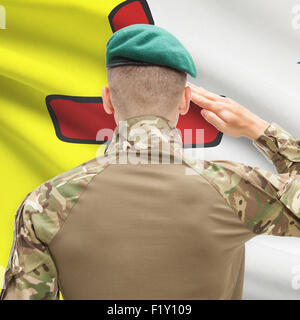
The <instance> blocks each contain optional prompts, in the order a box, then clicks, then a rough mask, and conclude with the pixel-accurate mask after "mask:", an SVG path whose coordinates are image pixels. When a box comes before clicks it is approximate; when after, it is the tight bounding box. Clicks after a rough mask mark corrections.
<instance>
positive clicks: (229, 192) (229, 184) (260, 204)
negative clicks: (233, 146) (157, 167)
mask: <svg viewBox="0 0 300 320" xmlns="http://www.w3.org/2000/svg"><path fill="white" fill-rule="evenodd" d="M193 168H194V170H196V171H197V172H198V173H199V174H201V176H203V177H204V178H205V179H206V180H207V181H208V182H209V183H210V184H211V185H212V186H214V188H215V189H216V190H217V191H218V192H219V194H220V195H221V196H222V197H223V198H224V199H225V201H226V202H227V204H228V205H229V206H230V207H231V208H232V210H233V212H234V213H235V214H236V215H237V216H238V217H239V219H240V220H241V221H242V222H243V223H244V224H245V225H246V226H247V227H248V228H249V229H250V230H251V231H252V232H253V233H255V234H272V235H278V236H288V235H299V234H300V230H299V223H297V219H296V217H295V216H294V215H293V214H292V213H291V214H289V213H287V212H288V211H289V210H286V209H285V208H284V205H283V202H282V201H281V200H282V197H281V193H282V192H283V190H285V189H286V185H287V182H288V181H289V179H290V177H289V175H288V173H286V174H273V173H271V172H268V171H266V170H263V169H260V168H257V167H252V166H249V165H246V164H244V163H240V162H235V161H228V160H214V161H207V160H204V161H202V165H200V166H199V165H198V166H197V165H194V166H193Z"/></svg>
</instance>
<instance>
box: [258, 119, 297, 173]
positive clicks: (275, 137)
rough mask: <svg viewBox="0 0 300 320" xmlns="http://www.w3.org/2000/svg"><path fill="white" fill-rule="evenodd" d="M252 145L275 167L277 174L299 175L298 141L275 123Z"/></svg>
mask: <svg viewBox="0 0 300 320" xmlns="http://www.w3.org/2000/svg"><path fill="white" fill-rule="evenodd" d="M253 144H254V146H255V147H256V148H257V149H258V150H259V151H261V152H262V153H263V154H264V155H265V156H266V158H267V159H268V160H269V161H271V163H272V164H274V165H275V167H276V169H277V172H278V173H286V172H289V173H291V174H292V173H297V174H300V140H296V139H295V138H294V137H293V136H292V135H290V134H289V133H288V132H286V131H285V130H284V129H282V128H281V127H280V126H279V125H278V124H276V123H275V122H272V123H271V124H270V125H269V126H268V127H267V128H266V130H265V131H264V133H263V134H262V135H260V136H259V137H258V138H257V139H256V140H254V141H253Z"/></svg>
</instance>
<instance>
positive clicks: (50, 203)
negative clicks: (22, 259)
mask: <svg viewBox="0 0 300 320" xmlns="http://www.w3.org/2000/svg"><path fill="white" fill-rule="evenodd" d="M108 165H109V158H108V157H107V156H101V157H97V158H94V159H91V160H89V161H87V162H84V163H82V164H80V165H79V166H77V167H75V168H73V169H71V170H68V171H66V172H64V173H61V174H59V175H58V176H56V177H54V178H52V179H50V180H48V181H46V182H45V183H43V184H41V185H40V186H38V187H37V188H36V189H34V190H33V191H32V192H31V193H30V194H29V196H28V197H27V199H26V201H25V202H24V206H25V212H26V216H27V218H28V219H30V220H31V222H32V224H33V225H34V228H35V233H36V235H37V237H38V238H39V239H40V240H41V241H42V242H44V243H46V244H49V243H50V242H51V240H52V239H53V237H54V236H55V234H56V233H57V232H58V231H59V229H60V228H61V226H62V224H63V223H64V221H65V220H66V218H67V216H68V214H69V212H70V211H71V209H72V207H73V206H74V205H75V204H76V203H77V201H78V200H79V198H80V196H81V194H82V193H83V192H84V191H85V189H86V188H87V186H88V184H89V183H90V182H91V181H92V180H93V178H94V177H95V176H96V175H98V174H99V173H101V172H102V171H103V170H104V169H105V168H106V167H107V166H108Z"/></svg>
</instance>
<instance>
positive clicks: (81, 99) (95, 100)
mask: <svg viewBox="0 0 300 320" xmlns="http://www.w3.org/2000/svg"><path fill="white" fill-rule="evenodd" d="M57 99H58V100H68V101H70V100H71V101H74V102H82V103H103V100H102V97H80V96H67V95H59V94H51V95H48V96H46V105H47V109H48V112H49V114H50V117H51V119H52V122H53V125H54V129H55V133H56V136H57V137H58V139H60V140H61V141H64V142H69V143H82V144H99V145H103V144H107V145H108V144H109V143H110V140H102V141H100V140H99V141H97V140H88V139H76V138H69V137H66V136H64V135H63V134H62V132H61V130H60V126H59V122H58V119H57V117H56V115H55V112H54V110H53V109H52V107H51V101H52V100H57ZM222 137H223V132H221V131H219V133H218V135H217V137H216V138H215V139H214V140H213V141H210V142H206V143H204V145H203V144H200V145H199V144H184V145H183V148H210V147H216V146H217V145H219V144H220V142H221V140H222Z"/></svg>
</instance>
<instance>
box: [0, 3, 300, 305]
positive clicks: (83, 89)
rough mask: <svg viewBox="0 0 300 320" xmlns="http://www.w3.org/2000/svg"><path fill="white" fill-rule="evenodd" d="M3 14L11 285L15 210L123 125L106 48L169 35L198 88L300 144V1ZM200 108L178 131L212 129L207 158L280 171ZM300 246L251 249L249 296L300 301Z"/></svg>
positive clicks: (21, 7)
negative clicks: (129, 35)
mask: <svg viewBox="0 0 300 320" xmlns="http://www.w3.org/2000/svg"><path fill="white" fill-rule="evenodd" d="M0 8H1V10H0V108H1V113H0V132H1V136H0V150H1V151H0V152H1V158H0V161H1V178H2V179H1V181H2V183H1V186H0V196H1V205H2V206H1V211H0V275H1V277H2V276H3V272H4V268H5V267H6V264H7V260H8V256H9V251H10V247H11V243H12V236H13V219H14V213H15V211H16V209H17V207H18V205H19V204H20V202H21V201H22V200H23V198H24V197H25V196H26V194H27V193H28V192H30V191H32V190H33V189H34V188H36V187H37V186H38V185H40V184H41V183H43V182H44V181H46V180H48V179H50V178H52V177H54V176H56V175H57V174H59V173H61V172H64V171H66V170H68V169H71V168H73V167H75V166H77V165H79V164H80V163H82V162H84V161H86V160H89V159H91V158H94V157H95V156H96V154H101V153H102V152H103V151H104V149H105V148H104V146H103V145H101V142H103V141H98V140H97V139H96V133H97V130H99V129H101V128H103V127H107V128H112V129H113V128H114V126H115V123H114V121H113V120H112V118H111V117H110V116H107V115H106V114H105V113H104V112H103V108H102V100H101V88H102V86H103V85H106V84H107V83H106V70H105V45H106V42H107V40H108V38H109V37H110V36H111V34H112V32H115V31H117V30H119V29H120V28H122V27H124V26H126V25H129V24H133V23H150V24H156V25H158V26H161V27H164V28H166V29H168V30H169V31H170V32H172V33H173V34H175V35H176V36H177V37H178V38H179V39H180V40H181V41H182V42H183V44H184V45H185V46H186V47H187V49H188V50H189V51H190V52H191V54H192V56H193V58H194V60H195V63H196V66H197V70H198V78H197V79H196V80H194V79H190V80H191V81H192V82H194V83H196V84H198V85H201V86H203V87H205V88H207V89H209V90H211V91H213V92H216V93H218V94H223V95H226V96H230V97H231V98H233V99H235V100H237V101H238V102H240V103H242V104H243V105H245V106H246V107H248V108H249V109H250V110H252V111H253V112H255V113H257V114H258V115H259V116H261V117H263V118H264V119H266V120H267V121H275V122H277V123H279V124H280V125H281V126H282V127H284V128H286V129H287V130H288V131H289V132H291V133H292V134H293V135H294V136H296V137H297V138H300V129H299V128H300V127H299V119H300V109H299V106H300V81H299V78H300V64H299V63H298V62H299V61H300V41H299V40H300V1H297V0H278V1H276V2H275V3H274V1H272V0H265V1H263V2H262V1H259V0H251V1H250V0H247V1H246V0H242V1H241V0H224V1H217V0H209V1H207V0H186V1H177V2H175V1H172V0H164V1H161V0H148V1H145V0H129V1H120V0H105V1H101V0H86V1H82V0H59V1H58V0H51V1H50V0H26V1H24V0H23V1H22V0H4V1H3V0H2V1H0ZM4 15H5V16H4ZM4 18H5V19H4ZM3 27H5V28H3ZM199 110H200V109H199V108H197V107H195V106H194V105H193V104H192V105H191V111H190V112H189V114H188V115H187V116H185V117H181V118H180V120H179V123H178V127H179V129H182V128H192V129H196V128H204V130H205V131H204V134H205V141H204V142H205V143H204V147H205V148H204V157H205V158H206V159H228V160H234V161H240V162H244V163H248V164H249V165H254V166H259V167H262V168H264V169H266V170H270V171H272V172H275V171H274V168H273V167H272V166H271V164H270V163H269V162H267V161H266V160H265V158H264V157H263V156H262V155H261V154H259V153H258V151H257V150H256V149H255V148H254V147H253V146H252V144H251V142H250V141H249V140H247V139H246V138H239V139H233V138H230V137H227V136H223V135H222V133H221V132H218V130H216V129H215V128H213V127H212V126H210V125H209V124H208V123H207V122H205V121H204V119H203V118H202V117H201V115H200V113H199ZM108 140H109V138H108ZM184 143H185V147H186V148H188V149H187V150H188V151H189V152H192V149H189V148H190V147H201V146H199V145H197V143H196V141H195V136H194V135H193V136H192V138H191V141H184ZM200 149H202V150H201V151H203V148H196V149H193V150H196V152H200ZM199 154H200V153H199ZM299 244H300V240H299V239H296V238H291V239H281V238H275V239H274V237H271V236H268V237H266V236H264V237H263V236H260V237H256V238H255V239H253V240H251V241H250V242H249V243H248V244H247V252H246V253H247V255H246V278H245V290H244V298H246V299H252V298H256V299H263V298H274V299H275V298H279V299H299V298H300V289H299V288H298V287H300V267H299V266H300V245H299ZM274 265H276V266H278V268H274Z"/></svg>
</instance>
